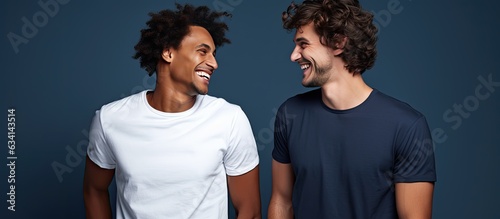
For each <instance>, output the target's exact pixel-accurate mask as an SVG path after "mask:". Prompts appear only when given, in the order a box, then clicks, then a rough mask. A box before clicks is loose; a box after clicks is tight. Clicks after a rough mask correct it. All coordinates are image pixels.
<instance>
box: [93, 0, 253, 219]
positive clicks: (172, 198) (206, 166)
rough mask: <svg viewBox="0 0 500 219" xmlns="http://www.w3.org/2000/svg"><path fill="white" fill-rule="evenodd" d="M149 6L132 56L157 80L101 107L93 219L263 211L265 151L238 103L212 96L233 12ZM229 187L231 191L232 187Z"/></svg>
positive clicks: (95, 132) (212, 215) (96, 120)
mask: <svg viewBox="0 0 500 219" xmlns="http://www.w3.org/2000/svg"><path fill="white" fill-rule="evenodd" d="M176 6H177V10H176V11H173V10H162V11H160V12H159V13H150V16H151V19H150V20H149V21H148V22H147V25H148V27H147V28H146V29H143V30H142V31H141V39H140V41H139V42H138V43H137V45H136V46H135V49H136V54H135V56H134V58H136V59H139V60H140V65H141V67H143V68H145V69H146V71H147V72H148V73H149V75H152V74H154V73H156V77H157V78H156V87H155V89H154V90H145V91H142V92H140V93H138V94H134V95H131V96H129V97H125V98H123V99H121V100H117V101H114V102H112V103H109V104H106V105H104V106H102V108H101V109H100V110H97V112H96V115H95V117H94V119H93V121H92V125H91V131H90V136H89V146H88V151H87V160H86V166H85V175H84V201H85V208H86V214H87V218H111V217H112V213H111V212H112V211H111V207H110V200H109V192H108V186H109V185H110V183H111V182H112V179H113V177H115V181H116V187H117V191H116V195H117V198H116V218H228V193H229V195H230V197H231V200H232V203H233V205H234V207H235V212H236V215H237V216H238V218H260V217H261V215H260V214H261V206H260V192H259V169H258V164H259V156H258V153H257V147H256V143H255V139H254V137H253V134H252V129H251V126H250V123H249V121H248V118H247V117H246V115H245V113H244V112H243V111H242V109H241V108H240V107H239V106H238V105H234V104H231V103H228V102H226V101H225V100H224V99H222V98H215V97H212V96H209V95H207V92H208V85H209V82H210V79H211V77H212V76H213V73H214V71H215V70H216V69H217V67H218V66H217V61H216V59H215V54H216V48H217V47H220V46H222V45H223V44H224V43H229V42H230V41H229V40H228V39H227V38H225V36H224V35H225V31H226V30H227V29H228V27H227V25H226V24H225V23H223V22H219V21H217V19H219V18H221V17H224V16H229V14H227V13H220V12H213V11H211V10H210V9H209V8H207V7H206V6H199V7H194V6H192V5H179V4H176ZM228 190H229V192H228Z"/></svg>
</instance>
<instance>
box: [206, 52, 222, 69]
mask: <svg viewBox="0 0 500 219" xmlns="http://www.w3.org/2000/svg"><path fill="white" fill-rule="evenodd" d="M207 65H208V66H210V67H211V68H213V70H215V69H217V68H218V67H219V65H218V64H217V60H216V59H215V56H214V55H210V58H208V59H207Z"/></svg>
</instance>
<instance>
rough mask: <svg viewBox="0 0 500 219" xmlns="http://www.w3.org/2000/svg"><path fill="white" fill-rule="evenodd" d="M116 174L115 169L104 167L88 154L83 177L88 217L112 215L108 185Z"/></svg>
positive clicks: (91, 218)
mask: <svg viewBox="0 0 500 219" xmlns="http://www.w3.org/2000/svg"><path fill="white" fill-rule="evenodd" d="M114 174H115V170H114V169H111V170H109V169H103V168H101V167H99V166H97V164H95V163H94V162H93V161H92V160H90V158H89V157H88V156H87V158H86V161H85V175H84V177H83V199H84V202H85V213H86V215H87V218H88V219H97V218H111V217H112V214H111V205H110V204H111V203H110V202H109V192H108V187H109V185H110V183H111V181H112V180H113V176H114Z"/></svg>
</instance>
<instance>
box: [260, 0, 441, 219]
mask: <svg viewBox="0 0 500 219" xmlns="http://www.w3.org/2000/svg"><path fill="white" fill-rule="evenodd" d="M282 20H283V26H284V28H285V29H287V30H293V29H295V30H296V32H295V36H294V39H293V42H294V43H295V48H294V49H293V51H292V54H291V57H290V58H291V60H292V61H293V62H296V63H297V64H298V65H299V67H300V68H301V69H302V85H303V86H305V87H319V88H318V89H315V90H311V91H309V92H306V93H303V94H299V95H296V96H294V97H291V98H289V99H288V100H286V101H285V102H284V103H283V104H282V105H281V106H280V108H279V110H278V113H277V115H276V121H275V136H274V137H275V139H274V140H275V145H274V149H273V152H272V157H273V161H272V174H273V176H272V180H273V184H272V196H271V201H270V203H269V209H268V216H269V218H270V219H276V218H279V219H283V218H318V219H319V218H329V219H331V218H349V219H367V218H383V219H389V218H391V219H392V218H430V217H431V214H432V212H431V209H432V196H433V190H434V182H435V181H436V171H435V163H434V162H435V161H434V151H433V144H432V140H431V135H430V131H429V127H428V124H427V122H426V119H425V117H424V116H423V115H422V114H421V113H420V112H418V111H417V110H415V109H413V108H412V107H411V106H409V105H408V104H406V103H404V102H402V101H399V100H396V99H394V98H392V97H390V96H388V95H386V94H384V93H382V92H380V91H379V90H377V89H375V88H372V87H370V86H368V85H367V84H366V83H365V82H364V81H363V78H362V74H363V72H365V70H367V69H370V68H371V67H372V66H373V65H374V62H375V57H376V46H375V44H376V41H377V36H376V34H377V29H376V27H375V26H374V25H373V23H372V21H373V15H372V14H370V13H369V12H367V11H365V10H363V9H362V8H361V6H360V4H359V2H358V1H357V0H313V1H304V2H303V3H302V4H298V5H296V4H294V3H292V4H291V5H290V6H289V7H288V10H287V11H286V12H283V16H282Z"/></svg>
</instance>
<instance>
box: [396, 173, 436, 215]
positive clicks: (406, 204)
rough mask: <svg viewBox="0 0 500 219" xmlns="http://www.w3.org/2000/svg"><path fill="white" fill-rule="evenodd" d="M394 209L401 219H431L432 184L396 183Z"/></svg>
mask: <svg viewBox="0 0 500 219" xmlns="http://www.w3.org/2000/svg"><path fill="white" fill-rule="evenodd" d="M395 188H396V190H395V193H396V208H397V211H398V215H399V218H401V219H430V218H431V217H432V196H433V192H434V183H433V182H412V183H396V185H395Z"/></svg>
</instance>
